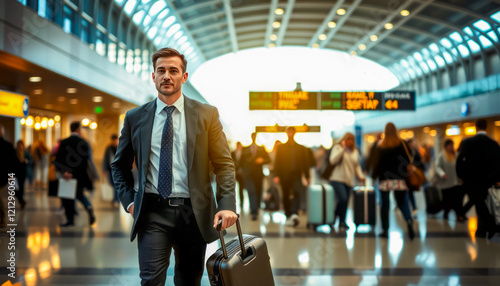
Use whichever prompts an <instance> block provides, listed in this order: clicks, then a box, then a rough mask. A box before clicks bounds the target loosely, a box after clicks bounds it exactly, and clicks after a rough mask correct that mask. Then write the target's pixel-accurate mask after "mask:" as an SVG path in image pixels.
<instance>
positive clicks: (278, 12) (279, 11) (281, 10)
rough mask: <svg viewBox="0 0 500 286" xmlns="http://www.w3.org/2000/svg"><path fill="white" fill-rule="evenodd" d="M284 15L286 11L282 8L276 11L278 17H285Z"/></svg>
mask: <svg viewBox="0 0 500 286" xmlns="http://www.w3.org/2000/svg"><path fill="white" fill-rule="evenodd" d="M284 13H285V10H283V9H281V8H278V9H276V10H274V14H276V15H283V14H284Z"/></svg>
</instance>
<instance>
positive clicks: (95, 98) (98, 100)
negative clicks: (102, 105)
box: [92, 96, 102, 102]
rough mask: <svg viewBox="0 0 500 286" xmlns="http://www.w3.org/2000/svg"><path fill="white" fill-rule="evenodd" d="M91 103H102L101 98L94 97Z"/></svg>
mask: <svg viewBox="0 0 500 286" xmlns="http://www.w3.org/2000/svg"><path fill="white" fill-rule="evenodd" d="M92 101H93V102H102V96H94V97H92Z"/></svg>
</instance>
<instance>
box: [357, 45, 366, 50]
mask: <svg viewBox="0 0 500 286" xmlns="http://www.w3.org/2000/svg"><path fill="white" fill-rule="evenodd" d="M358 48H359V49H360V50H362V51H364V50H366V45H365V44H360V45H359V46H358Z"/></svg>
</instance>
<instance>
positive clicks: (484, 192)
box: [463, 182, 497, 234]
mask: <svg viewBox="0 0 500 286" xmlns="http://www.w3.org/2000/svg"><path fill="white" fill-rule="evenodd" d="M463 187H464V189H465V191H466V192H467V195H468V196H469V199H470V200H471V202H472V203H474V206H475V207H476V213H477V233H481V234H483V233H486V232H492V231H493V232H496V228H497V226H496V223H495V219H494V218H493V216H492V215H491V214H490V211H489V210H488V207H487V206H486V202H485V201H486V197H487V196H488V188H489V186H484V184H481V183H480V182H466V183H465V184H464V185H463Z"/></svg>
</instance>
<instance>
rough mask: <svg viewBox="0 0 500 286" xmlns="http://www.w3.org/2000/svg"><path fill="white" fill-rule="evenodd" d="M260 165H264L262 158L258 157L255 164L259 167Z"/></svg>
mask: <svg viewBox="0 0 500 286" xmlns="http://www.w3.org/2000/svg"><path fill="white" fill-rule="evenodd" d="M262 163H264V159H263V158H261V157H259V158H256V159H255V164H257V165H260V164H262Z"/></svg>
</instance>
